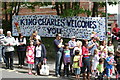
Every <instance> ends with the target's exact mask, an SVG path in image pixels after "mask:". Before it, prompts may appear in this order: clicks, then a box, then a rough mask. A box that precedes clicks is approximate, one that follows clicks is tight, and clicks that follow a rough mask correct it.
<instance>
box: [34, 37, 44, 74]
mask: <svg viewBox="0 0 120 80" xmlns="http://www.w3.org/2000/svg"><path fill="white" fill-rule="evenodd" d="M45 61H46V48H45V46H44V44H42V42H41V40H40V39H38V40H37V41H36V46H35V71H36V73H35V75H39V74H40V72H39V71H40V68H41V65H42V64H43V62H45Z"/></svg>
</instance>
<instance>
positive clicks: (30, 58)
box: [26, 41, 35, 75]
mask: <svg viewBox="0 0 120 80" xmlns="http://www.w3.org/2000/svg"><path fill="white" fill-rule="evenodd" d="M34 49H35V46H33V41H30V45H29V46H27V50H26V57H27V63H28V68H29V69H28V74H30V75H31V74H32V68H33V64H34Z"/></svg>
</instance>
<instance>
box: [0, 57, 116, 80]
mask: <svg viewBox="0 0 120 80" xmlns="http://www.w3.org/2000/svg"><path fill="white" fill-rule="evenodd" d="M17 63H18V61H17V59H16V58H14V70H9V69H5V68H4V66H5V64H0V74H1V79H2V80H7V79H8V80H10V79H12V80H14V79H15V80H19V79H21V78H22V80H23V79H25V80H26V79H28V80H30V79H32V80H33V79H35V80H37V79H40V80H43V79H44V80H54V79H55V80H76V79H75V76H71V77H69V78H66V77H59V78H58V77H56V76H55V61H47V65H48V66H49V70H50V74H49V75H48V76H41V75H38V76H35V75H34V74H33V75H29V74H28V68H27V64H26V65H25V66H23V68H18V64H17ZM62 69H63V65H62ZM33 73H35V71H34V70H33ZM112 78H114V80H116V79H115V76H113V77H112ZM80 80H82V77H80ZM91 80H95V79H91ZM105 80H106V79H105Z"/></svg>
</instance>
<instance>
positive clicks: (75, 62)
mask: <svg viewBox="0 0 120 80" xmlns="http://www.w3.org/2000/svg"><path fill="white" fill-rule="evenodd" d="M79 53H80V51H79V50H76V51H75V56H74V59H73V68H74V69H75V75H76V79H79V75H80V66H79V60H80V56H79Z"/></svg>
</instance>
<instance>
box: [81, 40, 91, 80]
mask: <svg viewBox="0 0 120 80" xmlns="http://www.w3.org/2000/svg"><path fill="white" fill-rule="evenodd" d="M82 55H83V59H82V60H83V67H82V70H83V71H82V72H83V80H86V75H85V71H86V69H87V79H88V80H90V71H91V70H90V57H89V56H90V53H89V51H88V41H87V40H84V41H83V45H82Z"/></svg>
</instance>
